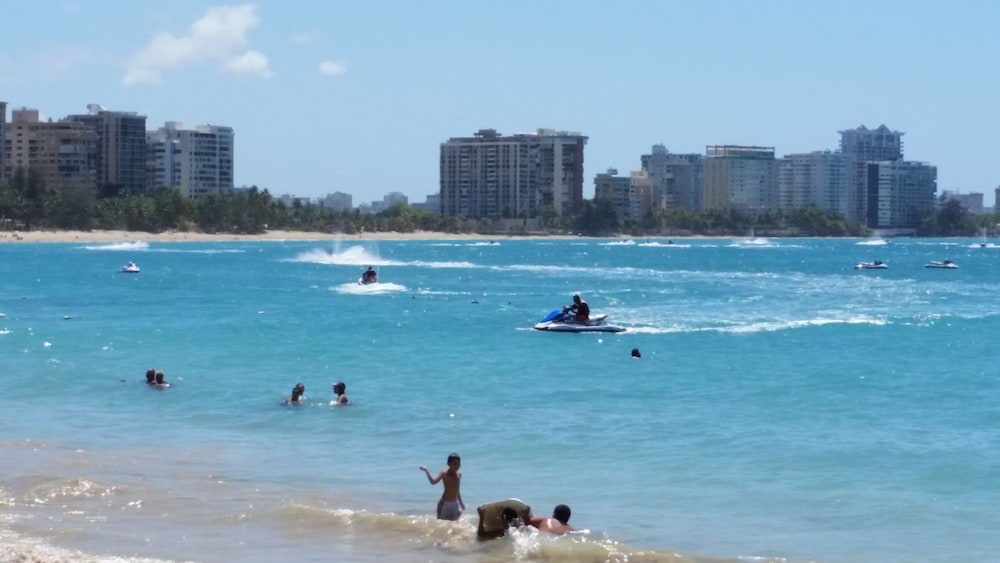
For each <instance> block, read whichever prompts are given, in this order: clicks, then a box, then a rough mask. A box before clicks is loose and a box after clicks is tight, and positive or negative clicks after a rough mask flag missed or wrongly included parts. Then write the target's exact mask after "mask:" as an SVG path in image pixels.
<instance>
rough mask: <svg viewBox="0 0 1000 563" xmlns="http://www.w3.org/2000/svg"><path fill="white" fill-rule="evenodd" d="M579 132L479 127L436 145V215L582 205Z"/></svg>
mask: <svg viewBox="0 0 1000 563" xmlns="http://www.w3.org/2000/svg"><path fill="white" fill-rule="evenodd" d="M586 142H587V137H585V136H583V135H581V134H579V133H571V132H567V131H555V130H552V129H539V130H538V131H537V132H535V133H520V134H515V135H510V136H502V135H501V134H499V133H497V131H496V130H494V129H481V130H480V131H478V132H477V133H476V134H475V135H474V136H472V137H454V138H451V139H449V140H448V141H446V142H444V143H442V144H441V160H440V166H441V171H440V174H441V176H440V182H441V213H442V214H445V215H463V216H465V217H469V218H480V217H487V216H491V215H497V216H500V217H535V216H537V215H538V214H539V213H540V212H541V211H542V210H544V209H552V210H553V211H554V212H555V214H556V215H567V214H572V213H576V212H577V211H579V210H580V209H581V208H582V206H583V147H584V145H585V144H586Z"/></svg>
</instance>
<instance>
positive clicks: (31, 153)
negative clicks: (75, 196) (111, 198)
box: [0, 108, 97, 190]
mask: <svg viewBox="0 0 1000 563" xmlns="http://www.w3.org/2000/svg"><path fill="white" fill-rule="evenodd" d="M6 129H7V133H6V134H7V139H6V142H4V144H3V150H2V151H0V152H2V153H4V157H3V161H4V163H5V171H4V173H3V174H4V176H5V177H7V178H10V177H11V176H12V175H13V173H14V170H15V169H17V168H26V169H32V170H35V171H37V172H39V173H40V174H41V178H42V179H43V181H44V182H45V184H46V186H49V187H53V188H56V189H59V190H71V189H88V190H93V189H94V188H95V187H96V185H97V134H96V133H95V132H94V131H93V130H91V129H90V128H89V127H87V126H86V125H84V124H82V123H77V122H73V121H66V120H63V121H41V120H39V118H38V110H37V109H28V108H21V109H15V110H13V111H12V112H11V122H10V125H9V126H8V127H7V128H6Z"/></svg>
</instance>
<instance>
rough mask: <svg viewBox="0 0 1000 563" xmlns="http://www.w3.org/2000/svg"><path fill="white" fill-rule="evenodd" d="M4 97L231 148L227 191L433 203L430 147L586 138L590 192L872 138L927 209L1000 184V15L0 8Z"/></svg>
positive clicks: (920, 1)
mask: <svg viewBox="0 0 1000 563" xmlns="http://www.w3.org/2000/svg"><path fill="white" fill-rule="evenodd" d="M0 20H2V21H3V22H4V23H3V25H2V32H0V100H2V101H6V102H7V103H8V119H9V118H10V114H9V112H10V110H11V109H13V108H20V107H28V108H34V109H38V110H39V112H40V113H41V115H42V116H43V117H45V118H53V119H59V118H62V117H65V116H66V115H70V114H77V113H85V112H86V106H87V104H90V103H99V104H101V105H103V106H104V107H105V108H107V109H109V110H115V111H134V112H138V113H140V114H143V115H146V116H147V122H146V126H147V129H156V128H159V127H162V126H163V124H164V123H165V122H166V121H180V122H182V123H183V124H184V126H185V127H194V126H196V125H203V124H212V125H225V126H230V127H233V128H234V130H235V151H236V154H235V165H234V167H235V170H234V173H235V180H236V185H237V186H241V185H256V186H259V187H261V188H267V189H268V190H269V191H270V192H271V194H272V195H275V196H277V195H282V194H293V195H297V196H311V197H320V196H323V195H325V194H328V193H333V192H335V191H341V192H346V193H350V194H352V195H353V197H354V199H353V201H354V204H355V205H359V204H362V203H367V202H369V201H372V200H381V199H382V197H383V196H384V195H385V194H387V193H389V192H402V193H404V194H406V195H407V196H408V197H409V200H410V202H411V203H415V202H422V201H424V200H425V198H426V196H427V195H428V194H433V193H437V191H438V180H439V171H438V159H439V154H440V152H439V151H440V144H441V143H442V142H444V141H447V140H448V139H449V138H451V137H465V136H470V135H472V134H473V133H474V132H475V131H477V130H479V129H485V128H492V129H496V130H497V131H499V132H501V133H502V134H513V133H521V132H531V131H535V130H536V129H539V128H552V129H561V130H568V131H575V132H579V133H582V134H583V135H586V136H587V137H588V141H587V145H586V148H585V152H584V177H585V181H584V195H585V197H592V196H593V193H594V187H593V177H594V175H595V174H598V173H600V172H604V171H605V170H607V169H608V168H617V169H618V171H619V173H621V174H628V172H629V171H632V170H638V169H639V168H640V164H639V157H640V155H642V154H645V153H648V152H649V151H650V148H651V147H652V145H654V144H663V145H665V146H666V147H667V148H668V149H669V150H670V151H671V152H676V153H702V154H704V151H705V146H706V145H723V144H733V145H763V146H773V147H774V148H775V153H776V155H777V156H779V157H780V156H782V155H785V154H789V153H800V152H809V151H813V150H827V149H829V150H836V149H837V148H838V143H839V140H840V135H839V134H838V131H840V130H844V129H852V128H855V127H858V126H859V125H865V126H867V127H869V128H875V127H878V126H879V125H882V124H885V125H886V126H887V127H889V128H890V129H894V130H898V131H902V132H904V133H905V135H904V136H903V142H904V157H905V158H906V159H907V160H917V161H924V162H929V163H931V164H933V165H936V166H937V168H938V191H939V193H940V191H942V190H952V191H958V192H961V193H970V192H981V193H983V194H984V195H985V201H986V204H987V205H992V204H993V199H994V192H993V190H994V188H996V187H997V186H998V185H1000V111H998V105H1000V97H998V92H1000V87H998V86H1000V84H998V83H1000V72H998V71H997V69H998V68H1000V62H998V60H1000V59H998V57H1000V34H998V33H997V29H1000V2H994V1H989V0H965V1H961V2H946V1H944V0H912V1H904V0H867V1H865V0H838V1H822V2H821V1H818V0H757V1H754V2H749V1H744V0H716V1H713V2H692V1H690V0H622V1H620V2H607V1H594V0H544V1H538V0H506V1H504V2H496V1H486V0H420V1H414V0H366V1H364V2H347V1H342V0H285V1H281V2H279V1H274V0H261V1H258V2H255V3H238V2H234V3H217V2H205V1H199V0H169V1H166V0H144V1H138V2H123V1H120V0H33V1H31V2H25V1H23V0H0Z"/></svg>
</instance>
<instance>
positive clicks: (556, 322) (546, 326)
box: [534, 310, 625, 332]
mask: <svg viewBox="0 0 1000 563" xmlns="http://www.w3.org/2000/svg"><path fill="white" fill-rule="evenodd" d="M607 320H608V316H607V315H604V314H601V315H591V316H590V319H588V320H587V322H586V323H581V322H578V321H577V320H576V319H575V318H573V315H572V313H566V312H564V311H561V310H556V311H552V312H551V313H549V314H548V315H545V318H544V319H542V320H541V321H539V323H538V324H536V325H535V327H534V328H535V330H544V331H547V332H625V327H622V326H615V325H609V324H608V323H607Z"/></svg>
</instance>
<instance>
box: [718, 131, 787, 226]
mask: <svg viewBox="0 0 1000 563" xmlns="http://www.w3.org/2000/svg"><path fill="white" fill-rule="evenodd" d="M704 181H705V184H704V188H703V192H702V197H703V205H704V208H705V209H737V210H740V211H745V212H749V213H757V212H761V211H766V210H768V209H775V208H777V205H778V162H777V161H776V160H775V158H774V147H758V146H742V145H708V146H706V147H705V180H704Z"/></svg>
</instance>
